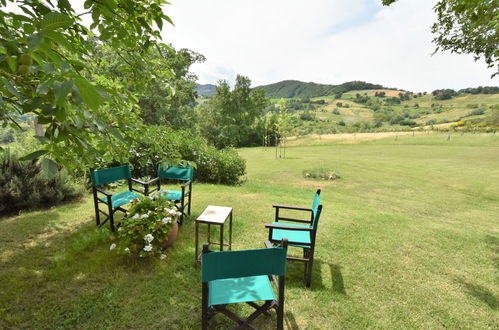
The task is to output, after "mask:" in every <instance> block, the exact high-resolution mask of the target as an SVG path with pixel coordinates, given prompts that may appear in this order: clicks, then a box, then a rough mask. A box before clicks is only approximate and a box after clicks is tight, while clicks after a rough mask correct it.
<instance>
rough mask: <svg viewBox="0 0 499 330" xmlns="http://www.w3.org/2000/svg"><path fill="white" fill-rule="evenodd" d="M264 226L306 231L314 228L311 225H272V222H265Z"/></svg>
mask: <svg viewBox="0 0 499 330" xmlns="http://www.w3.org/2000/svg"><path fill="white" fill-rule="evenodd" d="M265 228H270V229H284V230H295V231H308V232H312V231H314V229H313V228H312V227H297V226H285V225H274V224H267V225H265Z"/></svg>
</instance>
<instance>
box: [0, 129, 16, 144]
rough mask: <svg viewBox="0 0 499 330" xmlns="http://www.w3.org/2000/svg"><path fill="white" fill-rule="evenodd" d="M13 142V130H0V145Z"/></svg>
mask: <svg viewBox="0 0 499 330" xmlns="http://www.w3.org/2000/svg"><path fill="white" fill-rule="evenodd" d="M11 142H14V130H13V129H12V128H8V129H2V128H0V143H11Z"/></svg>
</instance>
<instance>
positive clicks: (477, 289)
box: [457, 279, 499, 311]
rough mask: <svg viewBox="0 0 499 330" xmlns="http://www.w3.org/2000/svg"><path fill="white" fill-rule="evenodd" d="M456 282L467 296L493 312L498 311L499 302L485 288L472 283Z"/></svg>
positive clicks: (459, 280)
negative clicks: (485, 305) (483, 304)
mask: <svg viewBox="0 0 499 330" xmlns="http://www.w3.org/2000/svg"><path fill="white" fill-rule="evenodd" d="M457 282H458V283H459V284H461V285H462V286H463V287H464V289H465V291H466V293H467V294H469V295H470V296H473V297H475V298H477V299H478V300H480V301H482V302H484V303H485V304H487V305H488V306H489V307H490V308H492V309H493V310H495V311H496V310H499V300H498V299H497V298H496V297H495V296H494V294H493V293H492V292H491V291H490V290H488V289H487V288H486V287H484V286H481V285H477V284H473V283H468V282H466V281H464V280H462V279H458V280H457Z"/></svg>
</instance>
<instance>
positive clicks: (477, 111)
mask: <svg viewBox="0 0 499 330" xmlns="http://www.w3.org/2000/svg"><path fill="white" fill-rule="evenodd" d="M484 113H485V109H475V110H472V111H471V112H470V116H479V115H483V114H484Z"/></svg>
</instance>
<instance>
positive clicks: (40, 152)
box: [19, 150, 48, 161]
mask: <svg viewBox="0 0 499 330" xmlns="http://www.w3.org/2000/svg"><path fill="white" fill-rule="evenodd" d="M47 152H48V150H37V151H35V152H32V153H30V154H28V155H26V156H23V157H21V158H19V160H21V161H25V160H33V159H38V158H40V157H41V156H43V155H45V154H46V153H47Z"/></svg>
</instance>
